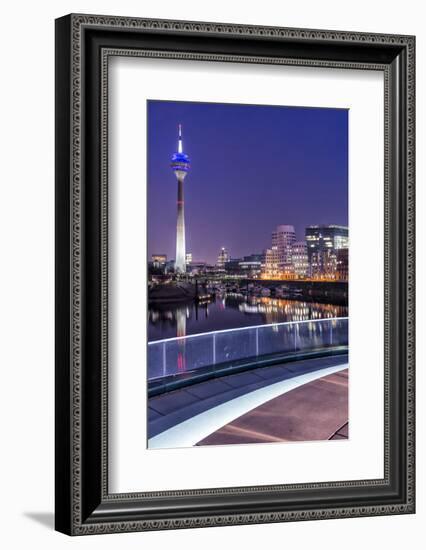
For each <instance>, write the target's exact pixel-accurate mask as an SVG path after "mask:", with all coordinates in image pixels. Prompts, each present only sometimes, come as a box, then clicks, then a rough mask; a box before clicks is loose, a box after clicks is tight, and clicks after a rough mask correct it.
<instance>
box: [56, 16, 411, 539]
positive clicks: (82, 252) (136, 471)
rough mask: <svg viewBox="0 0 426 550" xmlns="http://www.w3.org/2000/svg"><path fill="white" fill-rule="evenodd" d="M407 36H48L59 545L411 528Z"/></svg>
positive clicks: (194, 26)
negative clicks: (263, 525) (236, 531)
mask: <svg viewBox="0 0 426 550" xmlns="http://www.w3.org/2000/svg"><path fill="white" fill-rule="evenodd" d="M414 47H415V40H414V37H412V36H397V35H381V34H364V33H348V32H341V31H321V30H306V29H289V28H275V27H253V26H245V25H228V24H217V23H201V22H187V21H167V20H147V19H137V18H135V19H132V18H127V17H126V18H125V17H115V16H114V17H109V16H94V15H93V16H92V15H68V16H65V17H63V18H60V19H58V20H57V21H56V529H57V530H59V531H62V532H64V533H67V534H70V535H84V534H91V533H119V532H125V531H143V530H155V529H174V528H187V527H196V526H197V527H202V526H218V525H237V524H245V523H260V522H280V521H292V520H295V521H296V520H309V519H327V518H343V517H353V516H371V515H383V514H405V513H413V512H414V509H415V508H414V507H415V503H414V151H415V147H414V130H415V113H414V108H415V96H414V64H415V60H414Z"/></svg>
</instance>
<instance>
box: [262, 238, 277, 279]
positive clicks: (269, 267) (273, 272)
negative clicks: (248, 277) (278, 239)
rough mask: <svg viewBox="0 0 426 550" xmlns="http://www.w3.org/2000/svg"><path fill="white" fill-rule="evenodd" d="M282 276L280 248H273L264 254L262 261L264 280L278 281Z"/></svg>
mask: <svg viewBox="0 0 426 550" xmlns="http://www.w3.org/2000/svg"><path fill="white" fill-rule="evenodd" d="M280 276H281V270H280V261H279V254H278V248H277V247H276V246H272V247H271V248H267V249H266V250H265V251H264V253H263V259H262V278H263V279H278V278H279V277H280Z"/></svg>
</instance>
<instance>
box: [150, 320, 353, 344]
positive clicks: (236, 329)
mask: <svg viewBox="0 0 426 550" xmlns="http://www.w3.org/2000/svg"><path fill="white" fill-rule="evenodd" d="M335 320H339V321H340V320H345V321H348V320H349V317H330V318H329V319H308V320H304V321H284V322H283V323H270V324H268V325H265V324H263V325H250V326H248V327H237V328H227V329H222V330H214V331H212V332H198V333H197V334H188V335H187V336H175V337H173V338H164V339H163V340H154V341H153V342H148V346H153V345H155V344H162V343H164V342H172V341H173V340H184V339H189V338H198V337H199V336H207V335H209V334H223V333H225V332H237V331H239V330H250V329H253V328H265V327H281V326H283V325H296V324H301V323H321V322H323V321H335Z"/></svg>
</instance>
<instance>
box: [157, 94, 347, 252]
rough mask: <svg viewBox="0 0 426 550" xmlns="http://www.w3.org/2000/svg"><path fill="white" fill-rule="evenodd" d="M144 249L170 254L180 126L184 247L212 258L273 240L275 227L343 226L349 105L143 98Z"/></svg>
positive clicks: (256, 248) (259, 249)
mask: <svg viewBox="0 0 426 550" xmlns="http://www.w3.org/2000/svg"><path fill="white" fill-rule="evenodd" d="M147 109H148V134H147V135H148V255H149V258H150V257H151V254H153V253H155V254H167V259H168V260H171V259H174V258H175V247H176V195H177V180H176V177H175V175H174V174H173V171H172V169H171V168H170V159H171V156H172V154H173V153H174V152H175V151H176V150H177V134H178V124H182V133H183V147H184V152H185V153H187V154H188V155H189V158H190V161H191V168H190V170H189V173H188V175H187V177H186V179H185V183H184V192H185V223H186V250H187V252H192V255H193V259H194V260H195V261H201V260H203V261H207V262H209V263H216V260H217V256H218V254H219V250H220V248H221V247H222V246H225V247H226V248H227V249H228V251H229V253H230V254H231V256H232V257H233V258H236V257H242V256H245V255H249V254H252V253H260V252H262V250H264V249H265V248H269V247H270V246H271V233H272V231H273V230H274V228H275V227H276V226H277V225H280V224H289V225H294V227H295V230H296V237H297V239H298V240H304V235H305V227H306V226H308V225H313V224H338V225H347V224H348V111H347V110H344V109H321V108H302V107H275V106H258V105H235V104H223V103H220V104H215V103H189V102H174V101H148V106H147Z"/></svg>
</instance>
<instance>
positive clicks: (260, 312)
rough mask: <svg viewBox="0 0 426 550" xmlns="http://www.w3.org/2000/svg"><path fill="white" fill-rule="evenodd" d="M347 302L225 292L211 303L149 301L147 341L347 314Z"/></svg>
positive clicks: (345, 315) (344, 315)
mask: <svg viewBox="0 0 426 550" xmlns="http://www.w3.org/2000/svg"><path fill="white" fill-rule="evenodd" d="M347 316H348V307H347V306H346V305H334V304H330V303H319V302H311V301H306V300H305V299H302V298H301V299H287V298H271V297H264V296H259V297H255V296H250V297H246V296H245V297H244V296H239V295H234V294H232V293H231V294H228V293H225V294H223V295H221V296H218V297H216V299H215V300H214V301H212V302H210V303H204V304H197V303H195V302H190V303H185V304H182V303H175V304H170V303H168V304H161V305H160V304H151V305H150V306H149V310H148V341H149V342H153V341H156V340H162V339H165V338H174V337H176V336H187V335H190V334H199V333H204V332H211V331H216V330H225V329H233V328H239V327H249V326H255V325H267V324H272V323H282V322H286V321H305V320H310V319H330V318H333V317H347Z"/></svg>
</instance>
